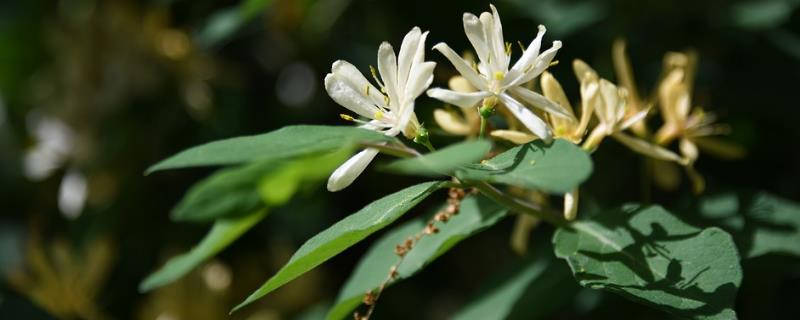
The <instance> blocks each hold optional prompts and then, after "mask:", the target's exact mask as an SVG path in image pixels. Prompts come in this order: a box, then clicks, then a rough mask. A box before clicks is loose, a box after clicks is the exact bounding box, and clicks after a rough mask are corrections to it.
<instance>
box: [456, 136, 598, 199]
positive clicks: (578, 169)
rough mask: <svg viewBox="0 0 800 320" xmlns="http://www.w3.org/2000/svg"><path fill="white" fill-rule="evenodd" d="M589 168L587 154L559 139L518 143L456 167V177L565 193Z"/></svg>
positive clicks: (575, 184)
mask: <svg viewBox="0 0 800 320" xmlns="http://www.w3.org/2000/svg"><path fill="white" fill-rule="evenodd" d="M591 172H592V161H591V159H589V155H587V154H586V152H584V151H583V150H581V149H580V148H579V147H577V146H575V145H574V144H572V143H570V142H567V141H565V140H560V139H559V140H556V141H554V142H553V143H552V144H550V145H547V144H545V143H544V142H542V141H534V142H531V143H528V144H524V145H521V146H517V147H515V148H513V149H510V150H508V151H506V152H503V153H501V154H499V155H497V156H496V157H494V158H492V159H490V160H488V161H484V162H483V163H481V164H475V165H469V166H467V167H466V168H465V169H459V170H457V171H456V177H458V178H459V179H462V180H477V181H487V182H492V183H502V184H509V185H514V186H519V187H524V188H534V189H540V190H543V191H547V192H553V193H567V192H569V191H571V190H572V189H575V187H577V186H578V185H579V184H581V183H582V182H583V181H585V180H586V179H587V178H589V174H591Z"/></svg>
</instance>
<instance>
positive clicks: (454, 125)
mask: <svg viewBox="0 0 800 320" xmlns="http://www.w3.org/2000/svg"><path fill="white" fill-rule="evenodd" d="M448 86H449V87H450V90H453V91H456V92H463V93H469V92H475V88H474V87H472V85H471V84H469V81H467V79H465V78H464V77H462V76H453V77H452V78H450V81H448ZM433 119H434V120H435V121H436V123H437V124H438V125H439V127H441V128H442V130H444V131H445V132H447V133H450V134H454V135H458V136H468V137H472V136H477V135H478V132H479V131H480V125H481V119H480V115H479V114H478V109H476V108H465V109H464V108H461V112H457V111H455V110H448V109H443V108H439V109H435V110H433Z"/></svg>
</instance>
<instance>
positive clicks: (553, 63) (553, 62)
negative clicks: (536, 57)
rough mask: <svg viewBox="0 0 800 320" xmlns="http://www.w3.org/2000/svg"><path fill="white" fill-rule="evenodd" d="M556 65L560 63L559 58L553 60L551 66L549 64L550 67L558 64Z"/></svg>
mask: <svg viewBox="0 0 800 320" xmlns="http://www.w3.org/2000/svg"><path fill="white" fill-rule="evenodd" d="M556 65H558V60H555V61H551V62H550V65H549V66H547V67H548V68H549V67H552V66H556Z"/></svg>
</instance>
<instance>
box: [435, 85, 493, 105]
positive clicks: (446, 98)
mask: <svg viewBox="0 0 800 320" xmlns="http://www.w3.org/2000/svg"><path fill="white" fill-rule="evenodd" d="M427 94H428V96H429V97H431V98H434V99H437V100H441V101H443V102H445V103H449V104H452V105H456V106H459V107H462V108H472V107H475V105H477V104H478V102H480V101H481V100H483V98H486V97H488V96H491V95H492V94H491V93H489V92H486V91H476V92H458V91H453V90H447V89H441V88H432V89H429V90H428V92H427Z"/></svg>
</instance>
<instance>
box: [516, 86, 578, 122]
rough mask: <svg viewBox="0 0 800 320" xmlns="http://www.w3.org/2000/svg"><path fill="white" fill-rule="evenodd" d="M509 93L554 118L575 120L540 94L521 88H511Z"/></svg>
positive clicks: (570, 114)
mask: <svg viewBox="0 0 800 320" xmlns="http://www.w3.org/2000/svg"><path fill="white" fill-rule="evenodd" d="M509 91H511V93H513V94H515V95H517V96H519V97H520V98H522V100H524V101H525V102H527V103H530V104H531V106H534V107H536V108H539V109H542V110H544V111H546V112H548V113H550V114H553V115H555V116H558V117H561V118H564V119H572V120H577V119H575V116H573V115H572V113H568V112H567V111H566V110H565V109H564V108H562V107H561V106H559V105H558V104H556V103H555V102H553V101H552V100H550V99H547V98H546V97H544V96H542V95H541V94H538V93H536V92H533V91H531V90H528V89H525V88H523V87H513V88H511V89H510V90H509Z"/></svg>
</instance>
